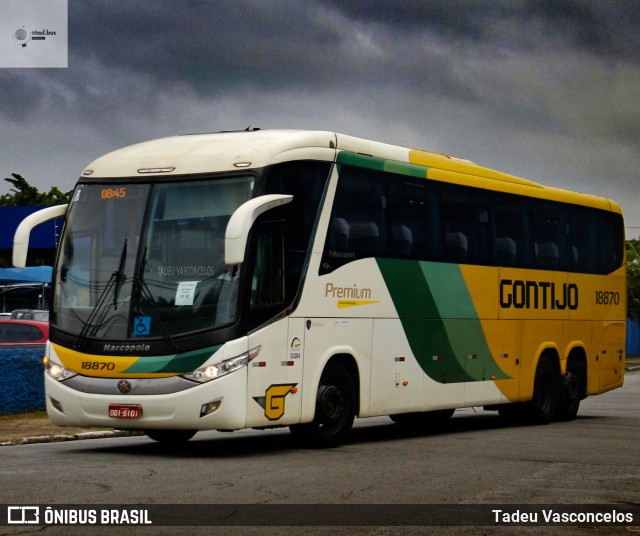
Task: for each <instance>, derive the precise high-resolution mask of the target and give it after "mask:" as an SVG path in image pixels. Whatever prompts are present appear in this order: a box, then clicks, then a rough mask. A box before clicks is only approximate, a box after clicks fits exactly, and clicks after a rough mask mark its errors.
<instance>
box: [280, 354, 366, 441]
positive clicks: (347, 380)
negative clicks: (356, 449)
mask: <svg viewBox="0 0 640 536" xmlns="http://www.w3.org/2000/svg"><path fill="white" fill-rule="evenodd" d="M355 415H356V389H355V387H354V385H353V380H352V378H351V376H350V374H349V373H348V372H347V370H346V369H345V368H344V367H343V366H341V365H337V364H331V365H329V366H327V368H326V369H325V370H324V372H323V373H322V377H321V378H320V385H319V386H318V392H317V394H316V410H315V416H314V419H313V421H312V422H310V423H307V424H296V425H292V426H290V429H291V432H292V433H293V434H294V435H295V436H297V437H299V438H300V439H302V440H303V441H304V442H305V443H306V444H307V445H309V446H312V447H317V448H330V447H337V446H338V445H340V444H341V443H343V442H344V440H345V439H346V438H347V436H348V435H349V432H350V431H351V428H352V426H353V420H354V419H355Z"/></svg>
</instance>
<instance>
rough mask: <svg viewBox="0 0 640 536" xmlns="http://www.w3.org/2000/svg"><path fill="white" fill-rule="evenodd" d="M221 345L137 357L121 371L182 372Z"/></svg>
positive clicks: (207, 357) (202, 359)
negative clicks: (179, 352)
mask: <svg viewBox="0 0 640 536" xmlns="http://www.w3.org/2000/svg"><path fill="white" fill-rule="evenodd" d="M221 347H222V345H218V346H213V347H209V348H205V349H203V350H194V351H192V352H185V353H184V354H172V355H161V356H147V357H141V358H139V359H138V360H137V361H136V362H135V363H134V364H133V365H131V366H130V367H129V368H128V369H127V370H123V371H122V372H123V373H138V374H139V373H154V372H155V373H163V374H182V373H184V372H191V371H192V370H195V369H197V368H198V367H199V366H200V365H202V364H203V363H204V362H205V361H206V360H207V359H209V358H210V357H211V356H212V355H213V354H215V353H216V352H217V351H218V350H219V349H220V348H221Z"/></svg>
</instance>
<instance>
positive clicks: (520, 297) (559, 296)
mask: <svg viewBox="0 0 640 536" xmlns="http://www.w3.org/2000/svg"><path fill="white" fill-rule="evenodd" d="M500 307H502V308H503V309H509V308H511V307H514V308H515V309H560V310H563V309H570V310H572V311H575V310H576V309H577V308H578V285H576V284H575V283H562V286H560V285H556V284H555V283H553V282H551V281H522V280H519V279H517V280H515V281H513V280H511V279H502V280H501V281H500Z"/></svg>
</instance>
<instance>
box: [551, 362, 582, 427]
mask: <svg viewBox="0 0 640 536" xmlns="http://www.w3.org/2000/svg"><path fill="white" fill-rule="evenodd" d="M582 385H583V384H582V375H581V374H580V371H579V370H567V373H566V374H565V375H564V376H563V377H562V378H561V379H560V385H559V387H558V402H557V405H556V415H555V418H556V420H558V421H570V420H572V419H575V417H576V415H577V414H578V410H579V409H580V401H581V400H582V391H583V387H582Z"/></svg>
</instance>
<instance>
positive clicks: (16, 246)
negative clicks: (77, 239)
mask: <svg viewBox="0 0 640 536" xmlns="http://www.w3.org/2000/svg"><path fill="white" fill-rule="evenodd" d="M68 206H69V205H57V206H55V207H47V208H43V209H42V210H38V212H34V213H33V214H30V215H29V216H27V217H26V218H25V219H24V220H22V221H21V222H20V225H18V228H17V229H16V234H15V235H13V265H14V266H15V267H16V268H24V267H26V265H27V252H28V251H29V235H30V234H31V230H32V229H33V228H34V227H36V226H38V225H40V224H41V223H44V222H46V221H49V220H52V219H54V218H60V217H62V216H64V215H65V214H66V213H67V207H68Z"/></svg>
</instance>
